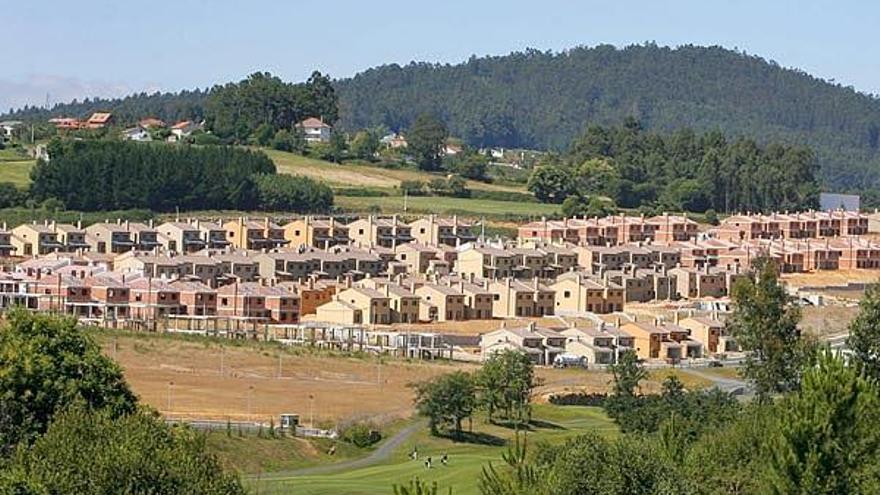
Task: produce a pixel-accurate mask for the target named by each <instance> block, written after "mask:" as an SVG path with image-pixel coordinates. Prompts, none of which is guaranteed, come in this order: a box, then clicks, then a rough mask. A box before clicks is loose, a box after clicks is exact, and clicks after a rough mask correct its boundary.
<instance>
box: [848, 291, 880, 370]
mask: <svg viewBox="0 0 880 495" xmlns="http://www.w3.org/2000/svg"><path fill="white" fill-rule="evenodd" d="M846 344H847V347H849V349H850V351H852V360H853V363H854V364H855V365H856V366H858V367H859V369H860V370H862V371H863V372H864V373H865V374H866V375H867V376H870V377H873V378H874V379H875V380H880V285H877V284H874V285H871V286H869V287H868V288H867V289H866V290H865V295H864V297H863V298H862V300H861V301H860V302H859V314H858V315H857V316H856V317H855V319H854V320H853V321H852V322H851V323H850V324H849V337H848V338H847V341H846Z"/></svg>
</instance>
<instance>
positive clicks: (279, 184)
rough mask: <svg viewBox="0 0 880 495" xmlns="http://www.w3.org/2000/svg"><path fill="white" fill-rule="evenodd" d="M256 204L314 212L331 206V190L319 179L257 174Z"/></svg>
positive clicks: (267, 209) (255, 180)
mask: <svg viewBox="0 0 880 495" xmlns="http://www.w3.org/2000/svg"><path fill="white" fill-rule="evenodd" d="M254 182H255V183H256V186H257V193H258V197H259V200H258V203H259V208H260V209H262V210H266V211H295V212H318V211H328V210H329V209H330V208H332V207H333V191H332V190H331V189H330V187H328V186H327V185H326V184H324V183H323V182H317V181H315V180H312V179H310V178H308V177H301V176H296V175H257V176H255V177H254Z"/></svg>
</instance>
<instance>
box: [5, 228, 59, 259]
mask: <svg viewBox="0 0 880 495" xmlns="http://www.w3.org/2000/svg"><path fill="white" fill-rule="evenodd" d="M10 242H11V243H12V247H13V248H14V249H15V253H16V254H18V255H19V256H34V255H43V254H49V253H53V252H56V251H63V250H64V249H65V246H64V244H62V243H61V241H59V240H58V232H57V231H56V230H55V229H54V228H52V227H50V226H49V225H47V224H45V223H36V222H34V223H25V224H22V225H19V226H18V227H15V228H14V229H12V237H11V239H10Z"/></svg>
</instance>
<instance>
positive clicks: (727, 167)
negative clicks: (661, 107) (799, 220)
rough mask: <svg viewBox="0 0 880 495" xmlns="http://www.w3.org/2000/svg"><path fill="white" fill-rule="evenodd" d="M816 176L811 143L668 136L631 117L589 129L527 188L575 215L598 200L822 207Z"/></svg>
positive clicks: (727, 207)
mask: <svg viewBox="0 0 880 495" xmlns="http://www.w3.org/2000/svg"><path fill="white" fill-rule="evenodd" d="M816 173H817V163H816V159H815V156H814V154H813V152H812V151H811V150H810V149H809V148H807V147H805V146H796V145H795V146H790V145H785V144H781V143H777V142H772V143H769V144H766V145H759V144H758V143H757V142H756V141H755V140H753V139H749V138H744V137H739V138H735V139H732V140H731V139H728V138H726V137H725V136H724V135H723V134H722V133H720V132H718V131H712V132H707V133H704V134H697V133H696V132H694V131H693V130H691V129H679V130H677V131H675V132H672V133H668V134H663V133H657V132H650V131H645V130H644V129H643V128H642V125H641V123H640V122H638V121H636V120H635V119H627V120H626V121H625V122H624V124H623V125H620V126H615V127H602V126H591V127H590V128H588V129H587V130H586V131H585V132H584V133H583V134H582V135H581V136H579V137H578V138H577V139H575V140H574V141H572V143H571V145H570V146H569V148H568V150H567V151H566V152H565V153H564V154H561V155H549V156H548V157H547V158H546V159H545V160H544V161H543V162H542V163H541V164H539V165H538V166H537V167H536V168H535V169H534V170H533V172H532V175H531V177H530V178H529V183H528V187H529V189H530V190H531V191H532V192H533V193H534V194H535V196H536V197H537V198H538V199H539V200H541V201H544V202H551V203H564V202H566V201H568V203H567V204H566V205H565V206H566V207H565V208H564V209H565V210H568V211H571V212H577V211H579V210H578V207H579V205H585V204H589V202H590V200H594V199H596V198H608V199H611V200H613V202H614V204H616V205H618V206H621V207H627V208H638V207H645V208H648V209H671V210H675V211H692V212H705V211H707V210H713V211H717V212H726V213H730V212H739V211H772V210H799V209H806V208H814V207H816V206H817V205H818V190H819V186H818V180H817V178H816ZM581 207H582V206H581Z"/></svg>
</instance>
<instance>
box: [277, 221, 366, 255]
mask: <svg viewBox="0 0 880 495" xmlns="http://www.w3.org/2000/svg"><path fill="white" fill-rule="evenodd" d="M284 238H285V239H287V240H288V241H290V245H291V246H293V247H300V246H307V247H314V248H319V249H328V248H330V247H332V246H336V245H339V244H348V243H349V242H351V239H350V238H349V237H348V226H347V225H345V224H343V223H342V222H339V221H337V220H336V219H334V218H333V217H330V218H327V219H323V218H314V217H311V216H307V217H304V218H300V219H297V220H294V221H292V222H290V223H288V224H286V225H284Z"/></svg>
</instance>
